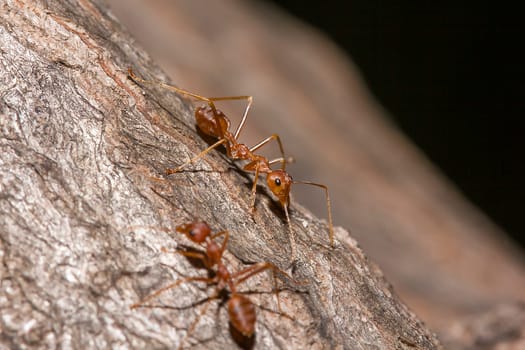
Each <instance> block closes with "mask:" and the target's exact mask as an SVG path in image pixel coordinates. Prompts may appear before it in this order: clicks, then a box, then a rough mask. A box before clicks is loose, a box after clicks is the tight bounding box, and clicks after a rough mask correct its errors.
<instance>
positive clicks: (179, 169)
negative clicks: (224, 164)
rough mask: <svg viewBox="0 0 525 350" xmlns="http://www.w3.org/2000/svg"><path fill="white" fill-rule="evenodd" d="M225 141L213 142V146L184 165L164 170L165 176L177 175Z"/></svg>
mask: <svg viewBox="0 0 525 350" xmlns="http://www.w3.org/2000/svg"><path fill="white" fill-rule="evenodd" d="M226 141H227V140H226V139H220V140H219V141H217V142H215V143H214V144H213V145H211V146H210V147H208V148H206V149H205V150H204V151H202V152H201V153H199V154H197V155H196V156H195V157H193V158H191V159H190V160H188V161H187V162H186V163H184V164H182V165H179V166H178V167H176V168H168V169H166V175H171V174H175V173H178V172H179V171H181V170H182V169H183V168H185V167H186V166H187V165H189V164H191V163H193V162H195V161H196V160H198V159H200V158H202V157H204V156H205V155H206V153H208V152H210V151H211V150H212V149H214V148H217V147H219V146H220V145H222V144H223V143H225V142H226Z"/></svg>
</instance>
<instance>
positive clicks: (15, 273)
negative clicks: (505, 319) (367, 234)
mask: <svg viewBox="0 0 525 350" xmlns="http://www.w3.org/2000/svg"><path fill="white" fill-rule="evenodd" d="M0 6H1V7H0V10H1V14H2V15H1V19H0V44H1V48H0V55H1V65H0V72H1V74H0V97H1V100H0V108H1V109H0V113H1V114H0V116H1V117H0V121H1V129H0V130H1V133H2V139H1V157H0V160H1V169H2V171H1V174H0V175H1V177H0V186H1V187H0V188H1V199H0V206H1V207H0V208H1V211H0V214H1V215H0V225H1V226H0V228H1V229H0V256H1V259H2V264H1V265H0V276H1V289H0V290H1V292H0V293H1V294H0V312H1V315H0V316H1V317H0V327H1V328H0V332H1V335H0V344H2V345H3V346H5V347H9V348H23V347H42V348H44V347H49V348H55V347H65V348H70V347H72V348H82V349H88V348H97V349H98V348H110V347H111V348H116V347H122V348H132V347H133V348H173V347H175V346H178V345H180V344H181V342H184V346H187V347H189V346H190V345H195V344H198V345H200V346H201V347H203V348H213V349H217V348H229V347H230V346H231V345H232V343H234V340H233V338H232V333H234V332H232V331H230V329H229V327H228V322H227V315H226V311H225V309H224V308H220V307H219V306H220V305H218V304H217V303H214V304H213V305H216V307H211V308H210V309H209V310H208V312H207V313H206V317H203V318H201V320H200V322H199V324H198V325H197V327H196V328H195V330H194V331H193V333H192V334H191V335H190V336H189V337H187V338H185V333H186V332H185V330H187V329H188V327H191V326H190V325H191V324H192V322H193V320H194V319H195V318H196V317H198V315H199V313H200V310H201V308H202V307H201V306H200V305H195V304H196V303H197V302H198V301H199V300H201V299H202V298H203V297H204V295H205V294H204V289H203V288H195V287H194V285H193V284H184V285H181V286H180V287H179V288H176V289H173V290H171V291H169V292H166V293H165V294H163V295H162V296H161V297H159V298H158V299H157V300H155V301H154V302H153V303H154V305H157V306H159V307H152V308H139V309H135V310H131V309H130V305H132V304H133V303H135V302H137V301H138V300H140V299H141V298H143V297H144V296H145V295H147V294H149V293H151V292H152V291H154V290H156V289H158V288H160V287H162V286H164V285H167V284H169V283H171V282H172V281H173V280H177V279H180V278H181V276H193V275H203V271H202V270H200V269H197V268H195V266H193V265H192V264H190V263H189V262H188V260H187V259H186V258H184V257H182V256H178V255H176V254H165V253H162V252H161V248H162V247H167V248H171V249H174V248H175V247H176V246H177V245H179V244H183V245H185V244H188V241H187V240H186V239H185V237H183V236H181V235H178V234H176V233H175V231H174V229H173V227H174V226H175V225H176V224H180V223H183V222H188V221H191V220H193V219H195V218H200V219H204V220H206V221H207V222H208V223H209V224H210V226H211V227H212V228H213V229H214V230H215V231H219V230H229V231H230V233H231V239H230V242H229V245H228V251H229V253H228V254H226V255H227V256H226V260H227V261H228V263H229V264H231V265H232V266H233V268H234V269H238V268H242V267H243V266H245V264H249V263H253V262H260V261H268V262H271V263H273V264H275V265H277V266H279V267H280V268H283V269H285V268H287V267H288V266H289V265H290V259H289V256H290V246H289V236H288V230H287V227H286V221H285V218H284V215H283V212H282V210H281V208H280V207H279V206H278V204H276V202H275V200H273V199H272V198H271V196H270V195H269V194H268V193H267V191H266V190H264V189H263V188H261V189H260V190H259V191H258V192H259V194H258V196H257V206H256V209H257V210H256V212H255V213H254V214H253V215H251V213H250V200H251V193H250V188H251V183H252V182H251V181H252V178H251V177H250V176H247V175H246V174H245V172H243V171H242V170H240V168H239V167H238V166H237V165H235V164H234V163H232V162H231V161H229V160H228V159H226V157H224V155H221V153H220V152H217V151H213V152H210V154H209V155H207V156H206V157H204V158H203V159H202V160H200V161H199V162H197V163H196V164H195V165H194V166H193V167H191V169H189V170H188V171H185V172H182V173H180V174H176V175H173V176H171V177H169V178H164V177H163V175H162V174H163V173H164V170H165V169H166V168H168V167H172V166H174V165H178V164H180V163H182V162H184V161H185V160H187V159H189V157H192V156H193V155H195V154H196V153H198V152H199V151H201V150H202V149H204V148H205V147H206V146H207V144H206V142H205V141H204V140H203V139H202V138H201V137H200V136H199V135H198V134H197V132H196V130H195V126H194V123H195V121H194V118H193V115H192V112H193V107H192V105H191V103H189V102H188V101H186V100H184V99H182V98H181V97H180V96H177V95H176V94H174V93H172V92H169V91H166V90H163V89H158V88H150V87H145V86H144V87H142V86H138V85H137V84H136V83H134V82H133V81H131V80H129V79H128V77H127V73H126V70H127V68H128V67H133V68H134V69H135V70H136V73H137V74H138V75H140V76H143V77H153V76H155V77H157V78H161V79H163V80H166V79H167V78H166V76H164V75H163V74H162V73H161V72H160V71H159V69H158V68H156V67H155V66H154V64H153V63H152V62H151V61H150V60H149V59H148V58H147V55H146V54H145V53H144V52H142V51H141V50H139V49H138V48H136V46H135V45H134V43H133V41H132V40H131V38H130V37H129V36H128V35H127V34H126V33H124V32H123V31H122V29H121V27H120V25H119V24H118V23H117V22H116V21H115V20H114V19H113V18H111V17H109V16H108V15H107V11H106V8H105V6H104V5H103V4H101V3H99V2H91V1H89V0H77V1H74V0H70V1H43V0H42V1H39V0H32V1H27V2H26V1H21V0H19V1H15V0H12V1H11V0H7V1H4V3H3V4H2V5H0ZM181 50H184V49H183V48H181ZM291 218H292V224H293V229H294V231H295V232H296V243H297V248H298V256H297V259H298V260H297V263H296V264H295V265H294V269H293V279H294V280H295V281H296V282H294V281H291V280H288V279H285V280H284V281H283V282H282V283H281V284H282V288H283V289H284V290H283V292H282V293H281V295H282V306H283V310H284V312H286V314H288V315H291V319H290V318H288V317H285V316H283V315H281V314H279V313H278V312H277V311H276V306H275V305H274V303H273V294H272V293H271V288H272V283H271V281H269V280H268V279H267V278H265V276H262V275H261V276H259V278H258V279H257V278H254V279H253V280H249V282H247V283H245V284H243V285H242V289H243V290H245V291H247V292H250V294H251V295H250V296H249V297H250V299H252V300H253V302H254V303H256V304H257V305H260V306H261V307H260V308H258V322H257V327H256V335H255V338H254V343H253V344H251V343H249V342H248V343H247V344H242V345H243V346H245V347H251V346H254V347H255V348H283V349H285V348H286V349H299V348H345V349H368V348H383V349H413V348H421V349H434V348H440V345H439V342H438V341H437V340H436V338H435V336H434V335H433V334H432V333H431V332H430V331H429V330H428V329H426V328H425V326H424V325H423V324H422V322H420V321H419V320H418V319H417V318H416V316H414V314H412V313H411V312H410V311H409V310H408V309H407V308H406V307H405V306H404V305H403V304H402V303H401V302H400V301H399V299H398V298H397V296H396V295H395V294H394V292H393V291H392V289H391V287H390V285H389V284H388V283H387V282H386V281H385V279H384V278H383V276H382V273H381V272H380V271H379V269H378V268H377V267H376V266H375V265H374V264H372V263H370V262H369V261H368V260H367V259H366V257H365V256H364V254H363V252H362V251H361V249H360V248H359V247H358V246H357V243H356V241H355V240H354V239H352V238H351V237H350V235H349V234H348V232H347V231H345V230H344V229H342V228H336V238H337V242H336V247H335V249H331V248H327V247H326V245H327V242H328V239H327V225H326V223H325V222H323V221H320V220H318V219H316V218H315V217H313V216H312V215H311V214H310V213H309V212H307V211H306V210H305V209H303V208H302V207H301V206H299V205H297V203H293V204H292V206H291ZM163 227H168V228H170V229H171V230H169V231H168V230H164V229H162V228H163ZM230 253H231V254H230ZM204 275H205V274H204ZM297 281H298V282H297ZM197 304H198V303H197ZM266 305H268V306H266ZM215 309H217V310H218V311H214V310H215Z"/></svg>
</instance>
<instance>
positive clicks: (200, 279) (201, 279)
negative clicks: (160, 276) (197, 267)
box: [130, 277, 215, 309]
mask: <svg viewBox="0 0 525 350" xmlns="http://www.w3.org/2000/svg"><path fill="white" fill-rule="evenodd" d="M191 281H197V282H205V283H208V284H211V283H215V279H214V278H208V277H187V278H184V279H181V280H178V281H176V282H173V283H170V284H168V285H167V286H165V287H162V288H160V289H158V290H156V291H155V292H153V293H151V294H150V295H148V296H147V297H145V298H144V299H142V300H141V301H139V302H137V303H135V304H133V305H131V306H130V308H131V309H136V308H138V307H141V306H143V305H144V304H145V303H147V302H148V301H150V300H151V299H154V298H156V297H158V296H159V295H160V294H162V293H164V292H166V291H168V290H170V289H173V288H176V287H178V286H179V284H181V283H184V282H191Z"/></svg>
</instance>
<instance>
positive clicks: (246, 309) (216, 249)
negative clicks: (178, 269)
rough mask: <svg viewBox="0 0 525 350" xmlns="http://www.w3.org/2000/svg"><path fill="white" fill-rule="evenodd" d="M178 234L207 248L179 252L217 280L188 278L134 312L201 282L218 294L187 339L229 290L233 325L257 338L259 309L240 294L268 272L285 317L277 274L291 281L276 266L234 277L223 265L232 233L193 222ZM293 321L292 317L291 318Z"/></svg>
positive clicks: (258, 267)
mask: <svg viewBox="0 0 525 350" xmlns="http://www.w3.org/2000/svg"><path fill="white" fill-rule="evenodd" d="M176 230H177V232H180V233H183V234H184V235H186V237H188V238H189V239H190V240H191V241H193V242H194V243H197V244H199V245H201V246H203V247H205V249H206V250H205V251H183V250H176V251H175V252H176V253H178V254H181V255H184V256H186V257H188V258H192V259H198V260H200V261H202V263H203V264H204V267H205V268H206V269H208V270H209V271H212V272H213V273H214V276H213V277H199V276H194V277H187V278H184V279H181V280H178V281H176V282H173V283H171V284H169V285H167V286H165V287H163V288H160V289H159V290H157V291H155V292H153V293H152V294H150V295H148V296H146V297H145V298H143V299H142V300H141V301H139V302H137V303H135V304H133V305H131V308H132V309H135V308H138V307H140V306H142V305H144V304H145V303H146V302H148V301H150V300H151V299H153V298H155V297H157V296H159V295H160V294H162V293H164V292H165V291H167V290H170V289H173V288H176V287H177V286H178V285H180V284H181V283H184V282H190V281H197V282H204V283H207V284H214V285H216V291H215V293H214V294H213V295H212V296H211V297H209V298H207V299H208V302H207V304H206V306H205V307H204V308H203V309H202V310H201V312H200V314H199V316H198V317H197V319H196V320H195V321H194V322H193V324H192V325H191V326H190V327H189V328H188V332H187V334H186V336H185V338H184V339H186V337H188V336H189V335H190V334H191V332H192V331H193V329H194V328H195V326H196V325H197V323H198V322H199V320H200V318H201V316H202V315H203V314H204V313H205V312H206V310H207V308H208V305H209V302H210V301H211V300H213V299H217V298H218V297H219V295H220V293H221V291H223V290H225V289H226V287H228V289H229V299H228V302H227V306H228V315H229V318H230V323H231V325H232V326H233V327H234V328H235V329H236V330H237V331H239V332H240V333H241V334H242V335H243V336H244V337H246V338H250V337H252V336H253V334H254V332H255V322H256V314H255V306H254V304H253V303H252V302H251V301H250V299H248V298H247V297H245V296H244V295H242V294H240V293H239V292H237V286H238V285H239V284H241V283H243V282H244V281H246V280H247V279H249V278H250V277H252V276H254V275H256V274H258V273H261V272H263V271H265V270H268V269H271V270H272V273H273V279H274V280H273V282H274V290H275V293H276V297H277V306H278V308H279V312H280V313H281V314H283V315H285V314H284V313H282V310H281V303H280V301H279V295H278V290H277V288H276V284H275V272H279V273H281V274H283V275H285V276H287V277H288V278H290V279H291V277H290V276H289V275H288V274H287V273H286V272H284V271H282V270H281V269H279V268H278V267H276V266H275V265H273V264H272V263H268V262H261V263H257V264H254V265H252V266H250V267H247V268H245V269H243V270H240V271H237V272H234V273H230V271H229V270H228V268H227V267H226V265H224V263H223V261H222V255H223V253H224V250H225V249H226V244H227V243H228V238H229V233H228V231H221V232H218V233H215V234H213V235H212V234H211V229H210V227H209V226H208V224H207V223H206V222H203V221H201V222H193V223H190V224H183V225H179V226H177V227H176ZM219 236H224V239H223V241H222V244H221V245H219V244H218V243H217V242H216V241H215V240H214V239H215V238H217V237H219ZM162 250H163V252H167V250H166V249H165V248H163V249H162ZM288 317H289V316H288ZM184 339H183V340H182V342H181V345H180V346H179V349H180V348H182V344H183V343H184Z"/></svg>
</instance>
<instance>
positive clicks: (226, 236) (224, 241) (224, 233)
mask: <svg viewBox="0 0 525 350" xmlns="http://www.w3.org/2000/svg"><path fill="white" fill-rule="evenodd" d="M219 236H224V239H223V241H222V245H221V256H222V253H224V250H225V249H226V244H227V243H228V239H229V238H230V233H229V232H228V231H221V232H217V233H216V234H214V235H213V236H211V239H215V238H217V237H219Z"/></svg>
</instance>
